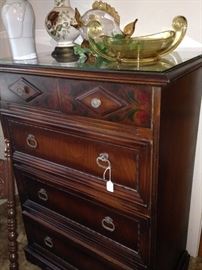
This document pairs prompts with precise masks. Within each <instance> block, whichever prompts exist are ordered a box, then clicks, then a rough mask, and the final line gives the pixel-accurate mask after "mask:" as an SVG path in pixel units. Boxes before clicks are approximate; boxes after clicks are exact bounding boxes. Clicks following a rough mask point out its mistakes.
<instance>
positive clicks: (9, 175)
mask: <svg viewBox="0 0 202 270" xmlns="http://www.w3.org/2000/svg"><path fill="white" fill-rule="evenodd" d="M5 158H6V161H5V163H6V164H5V165H6V170H5V172H6V173H5V174H6V175H5V177H6V183H7V189H8V195H7V199H8V202H7V207H8V219H7V222H8V223H7V226H8V255H9V269H10V270H18V247H17V223H16V202H15V181H14V175H13V168H12V160H11V145H10V141H9V140H8V139H5Z"/></svg>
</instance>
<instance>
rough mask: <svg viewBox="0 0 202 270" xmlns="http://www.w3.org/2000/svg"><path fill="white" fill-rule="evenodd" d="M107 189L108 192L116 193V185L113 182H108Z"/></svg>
mask: <svg viewBox="0 0 202 270" xmlns="http://www.w3.org/2000/svg"><path fill="white" fill-rule="evenodd" d="M106 188H107V191H109V192H114V183H113V182H112V181H111V180H109V181H107V183H106Z"/></svg>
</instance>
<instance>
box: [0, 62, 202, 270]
mask: <svg viewBox="0 0 202 270" xmlns="http://www.w3.org/2000/svg"><path fill="white" fill-rule="evenodd" d="M0 71H1V72H0V89H1V121H2V126H3V131H4V135H5V137H6V138H8V139H9V140H10V142H11V149H12V162H13V168H14V174H15V178H16V182H17V187H18V192H19V196H20V200H21V204H22V215H23V219H24V224H25V229H26V234H27V238H28V246H27V247H25V253H26V256H27V259H28V260H30V261H31V262H33V263H36V264H38V265H39V266H40V267H41V268H42V269H55V270H56V269H57V270H58V269H79V270H89V269H95V270H106V269H107V270H112V269H113V270H118V269H119V270H121V269H127V270H143V269H148V270H185V269H187V263H188V254H187V252H186V251H185V250H186V235H187V225H188V215H189V204H190V191H191V184H192V173H193V165H194V154H195V143H196V135H197V125H198V118H199V110H200V102H201V89H202V83H201V77H202V74H201V73H202V72H201V57H197V58H195V59H193V60H190V61H188V62H186V63H184V64H181V65H179V66H176V67H175V68H173V69H171V70H169V71H167V72H162V73H160V72H156V73H155V72H153V73H152V72H138V71H137V72H124V71H119V72H117V71H108V72H107V71H86V70H82V69H78V70H76V69H59V68H45V67H40V66H23V65H17V64H14V65H10V66H9V65H1V67H0ZM110 180H111V181H110ZM110 185H111V186H112V187H111V186H110ZM110 188H112V189H114V190H110Z"/></svg>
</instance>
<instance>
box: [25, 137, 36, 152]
mask: <svg viewBox="0 0 202 270" xmlns="http://www.w3.org/2000/svg"><path fill="white" fill-rule="evenodd" d="M26 143H27V145H28V146H29V147H30V148H33V149H36V148H37V146H38V142H37V140H36V138H35V136H34V135H32V134H29V135H28V136H27V138H26Z"/></svg>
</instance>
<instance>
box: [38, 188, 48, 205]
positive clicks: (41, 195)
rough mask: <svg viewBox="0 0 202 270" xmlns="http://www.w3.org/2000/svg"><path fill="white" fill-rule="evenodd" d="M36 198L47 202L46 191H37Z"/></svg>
mask: <svg viewBox="0 0 202 270" xmlns="http://www.w3.org/2000/svg"><path fill="white" fill-rule="evenodd" d="M38 198H39V199H40V200H42V201H44V202H47V201H48V194H47V192H46V190H45V189H44V188H41V189H40V190H39V191H38Z"/></svg>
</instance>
